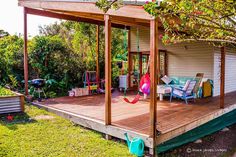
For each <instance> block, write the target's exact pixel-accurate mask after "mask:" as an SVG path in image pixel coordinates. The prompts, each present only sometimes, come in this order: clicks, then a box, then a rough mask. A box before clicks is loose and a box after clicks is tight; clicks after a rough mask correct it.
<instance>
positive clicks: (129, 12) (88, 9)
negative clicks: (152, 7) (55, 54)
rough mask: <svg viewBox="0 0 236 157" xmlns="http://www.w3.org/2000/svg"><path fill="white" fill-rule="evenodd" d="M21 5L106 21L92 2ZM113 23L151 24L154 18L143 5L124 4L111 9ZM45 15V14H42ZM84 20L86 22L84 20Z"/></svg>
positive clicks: (25, 0)
mask: <svg viewBox="0 0 236 157" xmlns="http://www.w3.org/2000/svg"><path fill="white" fill-rule="evenodd" d="M18 2H19V3H18V4H19V6H22V7H27V8H31V9H37V10H43V11H47V12H51V13H57V14H60V15H68V16H73V17H78V18H83V19H88V20H91V21H90V22H88V23H93V22H92V21H94V23H102V24H103V23H104V13H103V12H102V11H101V10H100V9H99V8H97V7H96V6H95V3H92V2H74V1H60V0H54V1H45V0H19V1H18ZM108 14H109V15H110V16H111V20H112V23H113V24H119V25H123V26H144V27H149V26H150V24H149V23H150V19H151V18H152V17H151V16H150V15H149V14H148V13H146V12H145V11H144V9H143V8H142V7H141V6H135V5H124V6H123V7H121V8H120V9H118V10H109V11H108ZM42 16H44V15H42ZM78 21H79V20H78ZM82 22H86V21H85V20H82Z"/></svg>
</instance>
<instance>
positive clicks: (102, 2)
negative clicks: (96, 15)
mask: <svg viewBox="0 0 236 157" xmlns="http://www.w3.org/2000/svg"><path fill="white" fill-rule="evenodd" d="M95 5H96V6H97V7H98V8H99V9H101V10H102V11H103V12H104V13H106V12H107V11H108V10H109V9H115V10H117V9H119V8H120V7H121V6H122V5H123V0H113V1H109V0H98V1H96V4H95Z"/></svg>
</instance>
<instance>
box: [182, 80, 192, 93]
mask: <svg viewBox="0 0 236 157" xmlns="http://www.w3.org/2000/svg"><path fill="white" fill-rule="evenodd" d="M190 82H191V80H187V82H186V83H185V85H184V87H183V90H184V91H186V90H187V88H188V86H189V83H190Z"/></svg>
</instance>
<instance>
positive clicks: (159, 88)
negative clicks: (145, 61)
mask: <svg viewBox="0 0 236 157" xmlns="http://www.w3.org/2000/svg"><path fill="white" fill-rule="evenodd" d="M171 90H172V89H171V87H169V86H166V85H157V94H158V95H159V98H160V101H163V95H164V94H169V93H171Z"/></svg>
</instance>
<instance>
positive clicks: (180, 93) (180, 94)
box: [173, 89, 183, 96]
mask: <svg viewBox="0 0 236 157" xmlns="http://www.w3.org/2000/svg"><path fill="white" fill-rule="evenodd" d="M173 93H174V94H175V95H178V96H183V92H182V91H180V90H177V89H174V91H173Z"/></svg>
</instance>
